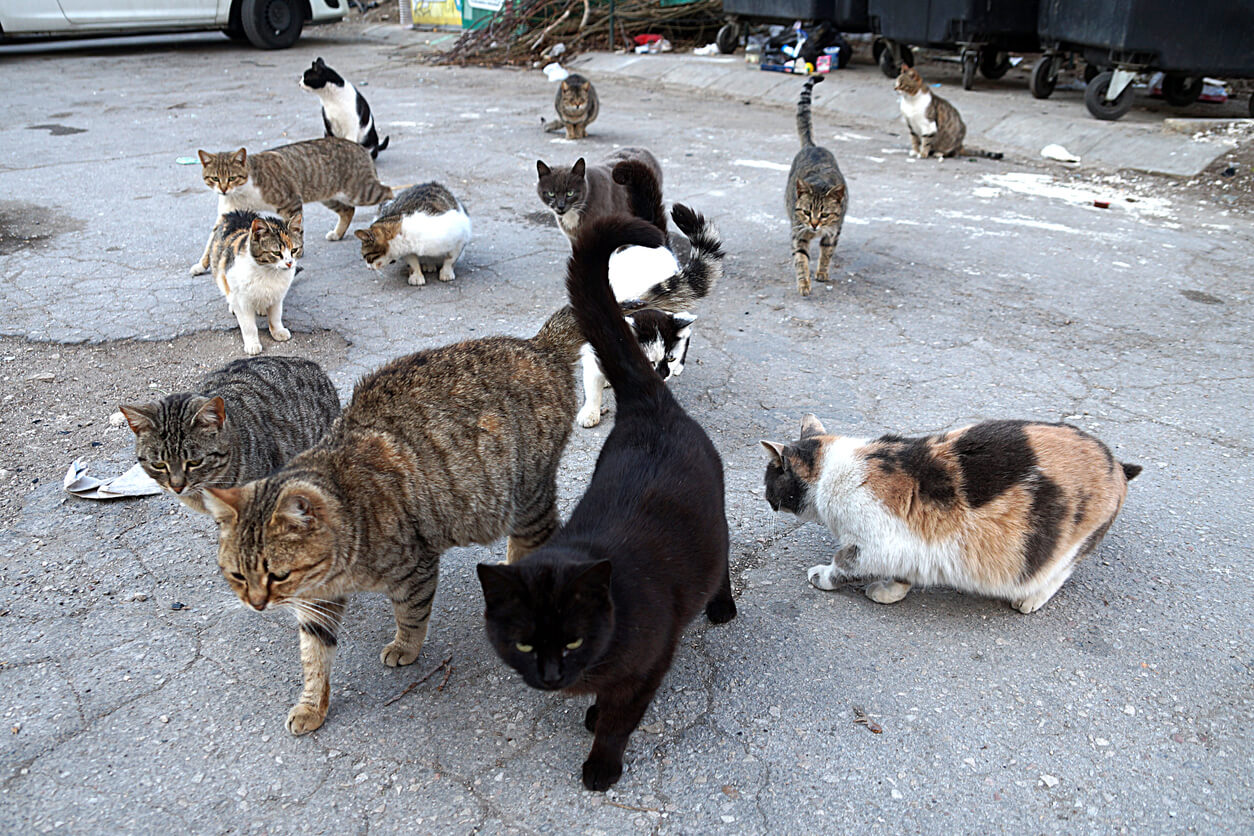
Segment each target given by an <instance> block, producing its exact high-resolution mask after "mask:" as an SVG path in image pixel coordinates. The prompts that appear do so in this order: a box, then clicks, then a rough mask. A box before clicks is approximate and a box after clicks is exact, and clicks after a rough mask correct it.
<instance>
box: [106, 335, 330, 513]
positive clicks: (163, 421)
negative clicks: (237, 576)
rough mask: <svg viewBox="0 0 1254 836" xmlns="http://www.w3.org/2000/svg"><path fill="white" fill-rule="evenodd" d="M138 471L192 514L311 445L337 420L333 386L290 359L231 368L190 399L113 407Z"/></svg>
mask: <svg viewBox="0 0 1254 836" xmlns="http://www.w3.org/2000/svg"><path fill="white" fill-rule="evenodd" d="M118 409H119V410H121V412H122V414H123V415H124V416H126V422H127V423H128V424H129V425H130V427H131V430H132V431H133V432H134V433H135V454H136V456H137V457H138V459H139V463H140V464H141V465H142V466H143V468H144V471H145V472H146V473H147V474H148V475H149V476H151V477H152V478H153V479H154V480H156V482H157V483H158V484H159V485H161V487H163V488H165V489H166V490H167V491H170V492H171V493H173V494H174V495H175V496H176V497H178V500H179V501H180V502H182V503H183V504H184V505H186V506H187V507H188V508H191V509H192V510H193V511H199V512H201V513H207V510H206V508H205V505H204V491H205V489H206V488H209V487H217V488H227V487H231V486H232V485H242V484H243V483H245V482H251V481H252V480H254V479H260V478H261V477H262V476H265V475H266V474H267V473H270V472H271V471H272V470H274V469H275V468H277V467H279V466H280V465H282V464H283V463H284V462H286V461H287V460H288V459H290V458H291V457H292V456H294V455H296V454H297V453H299V452H300V451H302V450H305V449H307V448H309V447H310V446H312V445H313V443H314V442H316V441H317V440H318V439H319V438H321V437H322V434H323V433H324V432H326V431H327V429H328V428H330V426H331V423H332V422H333V421H334V420H335V419H336V417H338V416H339V414H340V398H339V395H337V394H336V391H335V386H334V385H332V383H331V380H330V378H328V377H327V375H326V372H324V371H323V370H322V369H321V368H320V367H319V366H318V364H317V363H314V362H311V361H309V360H301V359H299V358H296V357H256V358H252V359H247V360H234V361H232V362H230V363H228V364H227V365H225V366H223V367H222V368H220V369H218V370H217V371H214V372H210V373H209V374H208V375H206V376H205V378H204V379H203V380H201V381H200V383H199V384H197V386H196V390H195V391H194V392H179V393H176V394H173V395H167V396H166V397H164V398H162V399H161V400H160V401H157V402H155V403H147V404H132V405H124V406H120V407H118Z"/></svg>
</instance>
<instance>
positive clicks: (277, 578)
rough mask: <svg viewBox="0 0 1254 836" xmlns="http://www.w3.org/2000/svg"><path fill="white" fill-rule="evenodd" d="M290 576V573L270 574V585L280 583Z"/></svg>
mask: <svg viewBox="0 0 1254 836" xmlns="http://www.w3.org/2000/svg"><path fill="white" fill-rule="evenodd" d="M291 576H292V573H291V572H271V573H270V583H281V582H283V581H285V580H287V579H288V578H290V577H291Z"/></svg>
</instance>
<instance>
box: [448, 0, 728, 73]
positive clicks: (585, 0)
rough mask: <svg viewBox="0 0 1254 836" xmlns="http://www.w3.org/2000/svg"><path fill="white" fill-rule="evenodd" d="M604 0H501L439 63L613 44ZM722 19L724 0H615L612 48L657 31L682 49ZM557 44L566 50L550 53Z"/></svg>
mask: <svg viewBox="0 0 1254 836" xmlns="http://www.w3.org/2000/svg"><path fill="white" fill-rule="evenodd" d="M609 21H610V6H609V3H608V2H606V0H598V2H597V3H596V4H593V3H592V2H591V0H505V2H504V3H503V4H502V5H501V8H500V10H499V11H497V12H496V13H495V14H493V15H492V17H491V18H490V19H489V20H488V21H487V22H486V23H484V24H483V25H482V26H480V27H479V28H478V29H471V30H468V31H466V32H465V33H463V34H462V36H461V37H460V38H458V40H457V43H455V44H454V45H453V48H452V49H451V50H449V51H448V52H446V53H445V54H444V55H443V56H442V57H441V58H440V63H442V64H484V65H499V64H532V63H534V62H537V61H543V60H548V59H550V58H554V59H557V58H560V60H562V61H567V60H569V59H570V58H572V57H574V56H575V55H578V54H579V53H581V52H588V51H590V50H596V49H602V50H603V49H607V48H611V44H610V31H609V25H610V23H609ZM722 23H723V4H722V0H697V2H694V3H686V4H684V5H682V6H661V5H658V0H616V3H615V7H614V44H613V47H612V48H624V49H632V48H634V47H635V42H634V41H633V40H632V36H633V35H640V34H645V33H649V34H659V35H662V36H663V37H665V38H666V39H667V40H668V41H670V42H671V45H672V47H673V48H674V49H676V50H680V49H684V48H688V47H690V46H694V45H702V44H705V43H708V42H710V41H712V40H714V34H715V32H717V31H718V28H719V27H720V26H721V25H722ZM558 44H564V45H565V47H564V49H561V50H557V51H556V52H555V51H554V47H556V46H557V45H558Z"/></svg>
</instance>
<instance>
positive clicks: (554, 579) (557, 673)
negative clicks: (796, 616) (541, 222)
mask: <svg viewBox="0 0 1254 836" xmlns="http://www.w3.org/2000/svg"><path fill="white" fill-rule="evenodd" d="M650 234H656V232H655V230H654V229H653V228H652V227H651V226H649V225H648V224H647V223H646V222H644V221H641V220H639V219H636V218H625V217H624V218H618V217H615V218H606V219H602V220H599V221H595V222H593V223H591V224H588V225H587V226H585V228H584V231H583V232H581V233H580V235H579V238H578V239H577V240H576V242H575V245H574V249H573V251H572V253H571V256H570V259H569V262H568V267H567V279H566V286H567V289H568V292H569V294H570V300H571V306H572V307H573V308H574V311H575V316H576V317H577V318H578V320H579V326H580V328H581V329H582V330H583V332H584V334H586V335H587V337H588V339H589V341H590V342H591V343H592V345H593V347H594V348H595V349H596V352H597V355H598V356H599V357H600V358H601V361H602V363H603V364H604V366H605V370H606V374H607V376H608V377H609V379H610V383H611V385H612V386H613V387H614V395H615V397H616V398H617V400H618V418H617V420H616V421H615V423H614V429H613V430H612V431H611V432H610V435H609V438H607V439H606V441H605V445H604V446H603V447H602V448H601V453H600V455H599V456H598V457H597V464H596V470H595V471H594V472H593V474H592V481H591V483H590V484H589V485H588V490H587V492H585V493H584V495H583V498H582V499H580V501H579V504H578V505H577V506H576V507H575V510H574V512H573V513H572V514H571V517H570V520H569V521H568V522H567V523H566V524H565V525H564V526H562V528H561V529H560V530H559V531H558V532H557V533H556V534H555V535H553V537H552V539H550V540H549V542H548V543H547V544H545V545H544V546H542V547H541V548H540V549H538V550H537V551H535V552H533V553H531V554H530V555H528V556H526V557H524V558H522V559H521V560H519V561H518V562H516V563H514V564H513V565H499V564H490V563H480V564H479V565H478V569H477V571H478V574H479V582H480V584H481V585H482V586H483V597H484V601H485V610H484V620H485V622H486V629H487V633H488V637H489V640H490V641H491V642H492V646H493V648H494V649H495V650H496V652H497V654H498V655H499V656H500V657H501V659H502V660H504V661H505V663H506V664H508V665H509V666H510V667H512V668H513V669H514V670H516V671H518V673H519V674H521V675H522V678H523V680H524V681H525V682H526V683H527V684H528V685H530V686H531V687H532V688H537V689H540V690H543V691H556V690H565V691H567V692H569V693H577V694H578V693H582V694H587V693H592V694H595V695H596V702H595V703H594V704H593V705H592V706H591V707H590V708H589V709H588V712H587V714H586V715H585V718H584V726H585V727H586V728H587V729H588V730H589V731H592V732H594V733H595V735H596V736H595V739H594V741H593V744H592V751H591V752H590V753H589V755H588V758H587V760H585V761H584V764H583V784H584V786H585V787H587V788H588V789H590V790H597V791H603V790H606V789H608V788H609V787H610V786H611V785H613V784H614V783H615V782H616V781H618V779H619V778H620V777H621V775H622V772H623V752H624V750H625V749H626V747H627V741H628V738H629V737H630V736H631V733H632V732H633V731H634V730H635V728H636V726H637V725H638V724H639V723H640V719H641V718H642V717H643V716H644V713H645V711H646V710H647V709H648V707H649V703H650V702H652V700H653V695H654V694H655V693H656V691H657V688H658V686H659V685H660V684H661V682H662V679H663V678H664V677H665V676H666V672H667V671H668V670H669V669H670V666H671V660H672V658H673V656H674V653H675V648H676V645H677V644H678V643H679V638H680V635H681V633H682V632H683V629H684V627H685V626H686V625H687V624H688V622H689V621H691V620H692V618H693V617H694V616H696V614H697V613H699V612H700V611H702V610H705V613H706V615H707V617H708V618H709V619H710V621H711V622H713V623H715V624H721V623H723V622H726V621H729V620H731V619H732V618H734V617H735V615H736V602H735V600H734V599H733V597H732V589H731V577H730V574H729V571H728V556H727V549H728V533H727V518H726V515H725V513H724V503H723V462H722V459H721V458H720V457H719V454H718V451H717V450H716V449H715V448H714V445H713V444H712V443H710V439H709V437H708V436H706V434H705V432H704V431H703V430H702V429H701V427H700V425H698V424H697V422H696V421H694V420H693V419H692V418H690V417H689V416H688V414H687V413H685V412H684V410H683V407H681V406H680V405H679V404H678V403H677V402H676V401H675V399H674V398H673V397H672V396H671V394H670V392H669V390H668V389H667V388H666V386H665V385H664V384H663V383H662V380H661V378H659V377H658V376H657V374H656V373H655V372H654V369H653V366H652V364H651V363H650V362H649V361H648V360H647V359H646V358H645V356H644V354H643V353H642V352H641V351H640V348H639V346H638V344H637V342H636V341H635V339H633V335H632V333H631V331H630V329H629V328H628V327H627V323H626V322H625V321H624V320H623V318H622V316H621V314H620V312H619V307H618V305H617V303H616V301H615V299H614V296H613V293H612V290H611V288H610V284H609V275H608V269H609V268H608V262H609V257H610V254H611V253H612V252H613V251H614V249H615V248H616V247H619V246H622V245H623V244H637V245H642V244H644V243H645V242H646V241H647V240H648V238H649V237H650Z"/></svg>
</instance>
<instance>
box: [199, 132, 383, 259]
mask: <svg viewBox="0 0 1254 836" xmlns="http://www.w3.org/2000/svg"><path fill="white" fill-rule="evenodd" d="M197 153H198V154H199V155H200V163H201V165H202V166H203V170H202V176H203V178H204V181H205V185H206V186H208V187H209V188H210V190H212V191H213V192H215V193H216V194H217V195H218V220H217V223H215V224H214V228H215V229H217V227H218V225H219V224H221V223H222V218H223V216H225V215H226V214H227V213H228V212H230V211H232V210H234V209H252V210H254V211H256V212H270V213H275V214H278V215H281V216H282V217H283V219H284V220H285V221H287V222H288V223H289V224H291V223H292V221H293V219H295V218H299V217H301V213H302V207H303V206H304V204H306V203H312V202H320V203H322V205H323V206H326V207H327V208H328V209H330V210H332V211H333V212H335V213H336V214H337V215H339V222H338V223H337V224H336V225H335V228H334V229H332V230H331V231H330V232H328V233H327V240H328V241H338V240H340V239H341V238H343V237H344V233H345V232H347V231H348V225H349V224H350V223H352V220H353V212H354V207H356V206H375V205H377V204H379V203H382V202H383V201H385V200H387V199H389V198H390V197H392V190H391V189H390V188H389V187H387V186H385V185H383V184H382V183H380V182H379V178H378V177H377V176H375V171H374V161H373V160H371V158H370V151H369V150H367V149H366V148H365V147H363V146H361V145H358V144H357V143H356V142H350V141H349V140H347V139H339V138H338V137H333V136H332V137H324V138H322V139H310V140H306V141H304V142H294V143H292V144H291V145H283V146H280V147H278V148H272V149H271V150H269V151H262V152H261V153H258V154H251V155H250V154H249V153H248V152H247V151H246V150H245V149H243V148H241V149H239V150H238V151H223V152H221V153H218V154H211V153H209V152H208V151H198V152H197ZM209 240H210V243H212V241H213V236H212V235H210V236H209ZM295 243H296V257H297V258H300V257H301V254H302V253H303V250H304V239H303V237H302V236H297V237H296V241H295ZM208 269H209V245H208V244H206V245H205V253H204V255H202V256H201V258H200V261H197V262H196V263H195V264H193V265H192V267H191V273H192V275H193V276H195V275H198V274H200V273H203V272H205V271H206V270H208Z"/></svg>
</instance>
